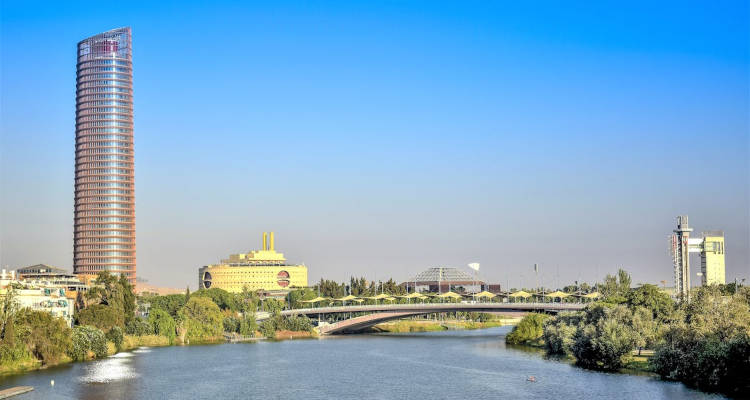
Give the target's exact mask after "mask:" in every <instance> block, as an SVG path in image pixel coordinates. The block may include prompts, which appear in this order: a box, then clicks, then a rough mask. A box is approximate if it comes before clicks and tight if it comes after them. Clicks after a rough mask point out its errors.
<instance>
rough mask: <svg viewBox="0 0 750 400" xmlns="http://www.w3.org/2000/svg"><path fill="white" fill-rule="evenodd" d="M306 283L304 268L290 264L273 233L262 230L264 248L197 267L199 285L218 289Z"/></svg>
mask: <svg viewBox="0 0 750 400" xmlns="http://www.w3.org/2000/svg"><path fill="white" fill-rule="evenodd" d="M305 286H307V267H306V266H304V265H289V264H287V263H286V258H284V255H283V254H282V253H277V252H276V250H275V249H274V236H273V232H271V234H270V235H269V234H267V233H266V232H263V249H262V250H254V251H251V252H249V253H245V254H232V255H230V256H229V258H228V259H225V260H221V263H220V264H213V265H206V266H204V267H202V268H200V269H199V270H198V288H200V289H209V288H219V289H224V290H226V291H228V292H231V293H239V292H241V291H242V289H243V288H244V287H247V288H248V289H250V290H266V291H274V290H287V289H290V288H293V287H305Z"/></svg>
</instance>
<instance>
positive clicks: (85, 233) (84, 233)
mask: <svg viewBox="0 0 750 400" xmlns="http://www.w3.org/2000/svg"><path fill="white" fill-rule="evenodd" d="M131 234H132V232H127V231H78V232H76V236H77V237H84V236H130V235H131Z"/></svg>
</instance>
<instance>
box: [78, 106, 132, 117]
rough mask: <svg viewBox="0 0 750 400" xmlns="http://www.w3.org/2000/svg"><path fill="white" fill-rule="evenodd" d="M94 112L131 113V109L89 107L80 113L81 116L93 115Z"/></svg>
mask: <svg viewBox="0 0 750 400" xmlns="http://www.w3.org/2000/svg"><path fill="white" fill-rule="evenodd" d="M94 113H118V114H130V109H129V108H122V107H92V108H89V109H87V110H86V112H85V113H79V114H80V115H79V116H80V117H82V116H84V115H91V114H94Z"/></svg>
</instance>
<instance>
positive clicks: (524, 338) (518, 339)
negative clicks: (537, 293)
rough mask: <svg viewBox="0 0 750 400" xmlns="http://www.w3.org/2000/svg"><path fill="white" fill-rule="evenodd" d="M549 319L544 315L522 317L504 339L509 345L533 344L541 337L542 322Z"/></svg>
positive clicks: (533, 314)
mask: <svg viewBox="0 0 750 400" xmlns="http://www.w3.org/2000/svg"><path fill="white" fill-rule="evenodd" d="M548 318H550V316H549V315H546V314H536V313H531V314H528V315H526V316H525V317H523V319H522V320H521V321H520V322H519V323H518V325H516V326H514V327H513V330H512V331H511V332H510V333H509V334H508V336H506V337H505V341H506V342H507V343H510V344H535V343H537V342H538V341H539V339H540V338H541V337H542V333H543V330H542V327H543V326H544V321H545V320H547V319H548Z"/></svg>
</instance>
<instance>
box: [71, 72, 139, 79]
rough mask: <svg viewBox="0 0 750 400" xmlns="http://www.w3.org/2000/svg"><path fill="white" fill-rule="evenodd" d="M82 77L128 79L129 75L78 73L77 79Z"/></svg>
mask: <svg viewBox="0 0 750 400" xmlns="http://www.w3.org/2000/svg"><path fill="white" fill-rule="evenodd" d="M84 79H124V80H129V79H130V75H128V74H97V73H95V72H94V73H81V72H79V73H78V81H82V80H84Z"/></svg>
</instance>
